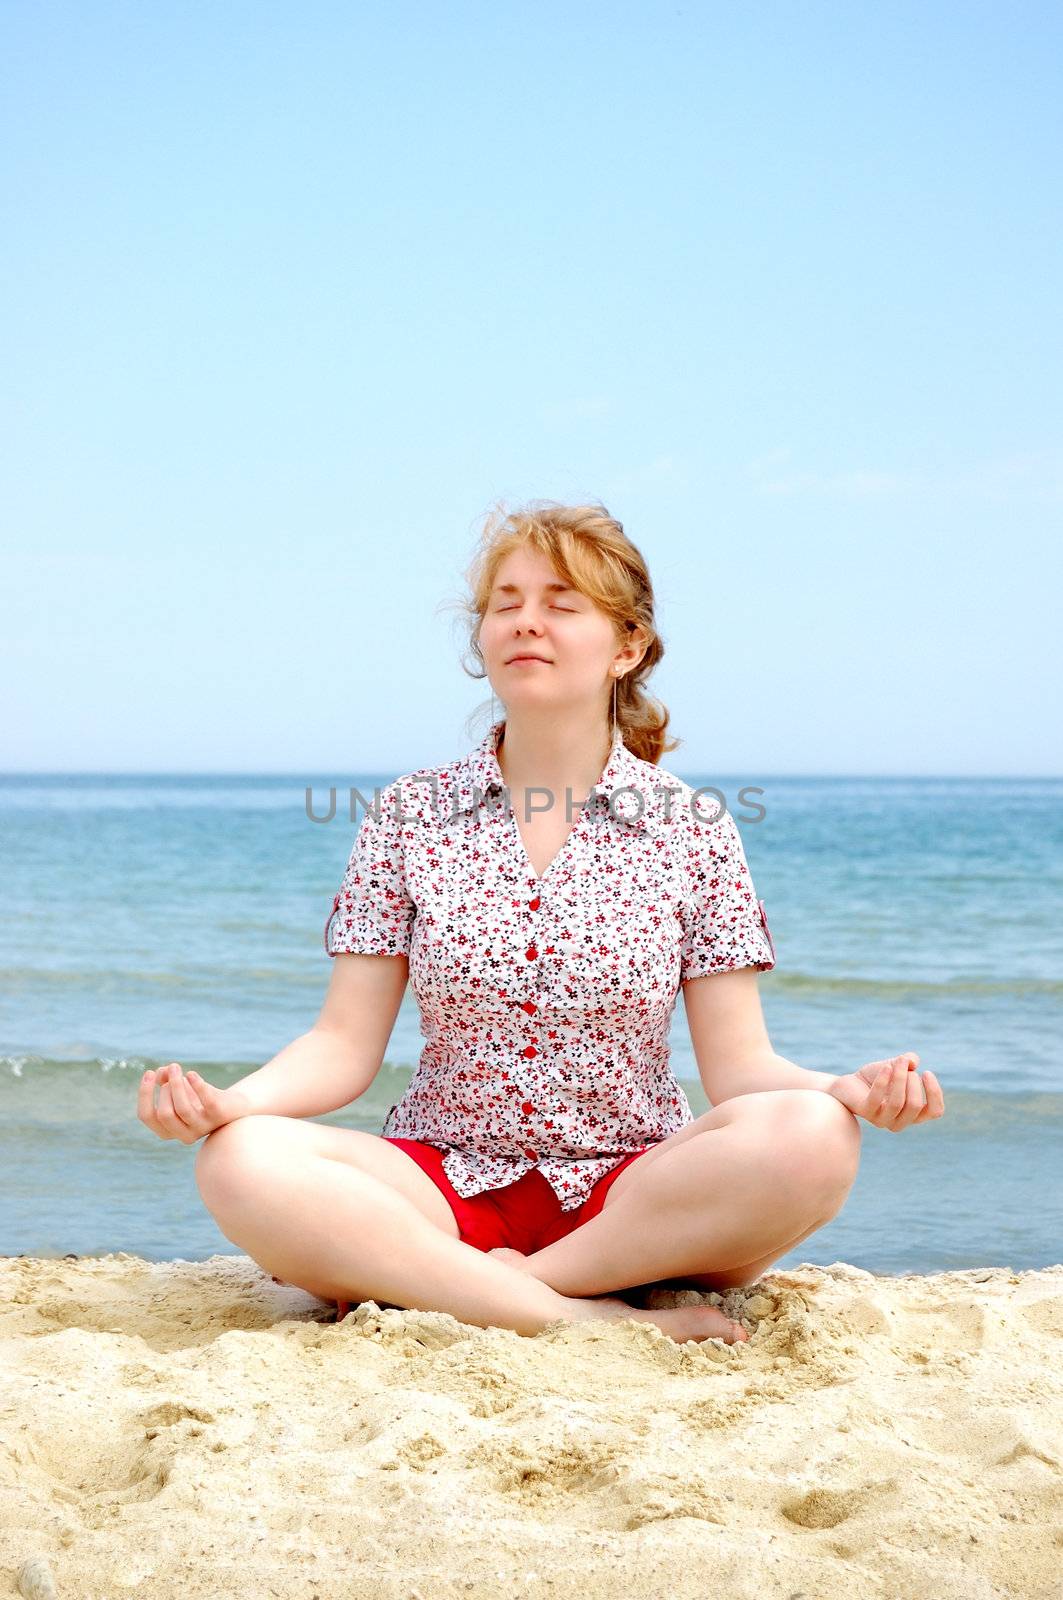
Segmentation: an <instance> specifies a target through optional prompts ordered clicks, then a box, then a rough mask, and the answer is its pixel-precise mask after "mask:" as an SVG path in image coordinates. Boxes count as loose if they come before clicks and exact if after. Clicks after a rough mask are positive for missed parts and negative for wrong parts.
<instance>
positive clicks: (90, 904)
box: [0, 759, 1063, 1275]
mask: <svg viewBox="0 0 1063 1600" xmlns="http://www.w3.org/2000/svg"><path fill="white" fill-rule="evenodd" d="M417 764H418V763H417V761H416V759H414V760H412V761H411V763H410V765H409V767H408V768H407V769H405V770H410V771H412V770H414V768H415V767H416V766H417ZM669 770H670V771H674V772H676V774H677V775H678V776H681V777H683V778H684V779H685V780H686V781H688V782H690V783H691V784H693V785H694V786H695V787H702V786H705V787H711V788H712V789H713V790H714V792H715V793H716V794H718V795H721V796H722V797H723V798H724V799H725V801H726V804H727V805H728V807H729V808H730V810H731V812H732V815H733V816H734V817H735V820H736V821H737V823H738V825H739V829H740V832H741V835H742V839H743V843H744V845H745V850H746V856H747V859H748V862H749V866H750V870H751V873H752V875H753V880H754V883H755V885H756V892H757V894H758V896H759V897H760V898H761V899H762V900H763V901H764V904H765V910H766V912H767V915H768V919H769V924H770V927H771V931H772V936H773V938H774V941H775V949H776V956H777V965H776V967H775V968H774V969H773V970H772V971H771V972H766V973H762V974H761V975H760V979H759V984H760V994H761V999H762V1004H763V1008H764V1015H765V1018H766V1021H767V1025H768V1031H769V1033H770V1036H771V1039H772V1043H773V1045H774V1048H775V1050H776V1051H777V1052H778V1053H779V1054H780V1055H782V1056H785V1057H787V1058H788V1059H789V1060H791V1061H794V1062H796V1063H797V1064H798V1065H799V1066H802V1067H807V1068H812V1069H815V1070H818V1071H827V1072H852V1071H855V1070H856V1068H858V1067H859V1066H861V1065H863V1064H864V1063H865V1062H869V1061H875V1060H880V1059H883V1058H885V1057H888V1056H892V1055H896V1054H899V1053H900V1052H901V1051H906V1050H914V1051H917V1052H918V1053H919V1056H920V1058H921V1062H920V1065H921V1068H923V1069H925V1068H929V1069H931V1070H932V1071H933V1072H934V1073H935V1075H936V1076H937V1078H938V1080H939V1081H940V1083H941V1086H942V1089H943V1091H944V1097H945V1110H944V1115H943V1116H941V1117H940V1118H937V1119H935V1120H933V1121H930V1122H927V1123H924V1124H918V1125H916V1126H914V1127H910V1128H908V1129H906V1130H904V1131H902V1132H900V1133H891V1132H888V1131H886V1130H884V1129H879V1128H874V1127H871V1126H870V1125H869V1124H867V1123H866V1122H861V1123H860V1127H861V1131H862V1157H861V1164H860V1171H859V1173H858V1176H857V1179H856V1182H855V1183H854V1186H853V1188H852V1190H851V1191H850V1194H849V1196H848V1199H847V1201H846V1203H845V1205H844V1207H843V1208H842V1210H841V1211H840V1212H839V1214H838V1215H837V1216H836V1217H835V1218H833V1219H832V1220H831V1221H830V1222H829V1223H827V1224H826V1225H825V1226H824V1227H823V1228H821V1229H820V1230H819V1231H818V1232H817V1233H815V1234H813V1235H811V1236H810V1237H809V1238H808V1239H806V1240H804V1241H803V1242H802V1243H801V1244H799V1245H797V1246H796V1247H795V1248H794V1249H793V1250H791V1251H790V1253H789V1254H788V1255H786V1256H783V1257H782V1258H780V1260H779V1261H778V1262H777V1263H776V1267H777V1268H778V1269H780V1270H783V1269H785V1268H786V1267H787V1266H793V1265H796V1264H797V1263H799V1262H818V1263H821V1264H824V1265H826V1264H829V1263H832V1262H836V1261H844V1262H848V1263H850V1264H852V1265H854V1266H857V1267H860V1268H863V1269H864V1270H866V1271H869V1272H874V1273H883V1274H889V1275H903V1274H907V1273H934V1272H944V1271H949V1270H953V1269H957V1268H980V1267H992V1266H1004V1267H1010V1268H1011V1269H1012V1270H1013V1271H1024V1270H1027V1269H1031V1268H1038V1267H1044V1266H1048V1265H1052V1264H1056V1263H1059V1262H1060V1261H1061V1259H1063V1179H1061V1172H1063V1159H1061V1157H1063V1139H1061V1135H1063V1067H1061V1058H1063V779H1051V778H927V777H917V778H903V777H890V778H882V777H853V778H845V777H828V778H823V777H793V776H788V777H771V776H768V775H762V776H757V777H755V778H752V779H751V778H750V777H749V776H748V775H746V776H744V777H742V778H740V779H739V778H729V777H727V776H721V775H720V774H718V773H717V774H713V775H711V776H708V775H705V774H698V773H690V772H683V771H680V769H679V768H677V767H671V766H669ZM397 775H398V774H396V773H375V774H357V775H351V776H347V777H343V778H339V777H337V776H335V775H318V776H316V777H315V776H307V775H306V774H293V775H291V776H278V775H272V774H271V775H268V776H262V777H256V776H253V775H242V776H226V775H220V776H219V775H203V776H197V775H194V774H187V775H180V776H166V775H146V776H137V775H136V774H117V775H91V774H89V775H76V774H75V775H72V774H45V775H36V774H13V775H7V776H3V775H0V885H2V890H0V892H2V915H0V1254H3V1255H7V1256H17V1255H27V1256H38V1257H51V1258H58V1257H62V1256H65V1255H78V1256H101V1255H105V1254H108V1253H111V1252H128V1253H132V1254H135V1255H139V1256H141V1257H143V1258H145V1259H147V1260H150V1261H161V1260H174V1259H181V1260H187V1261H201V1260H205V1259H207V1258H208V1257H210V1256H212V1255H215V1254H223V1255H235V1254H239V1251H238V1249H237V1247H236V1246H235V1245H234V1244H232V1243H231V1242H230V1241H229V1240H228V1239H227V1238H226V1237H225V1236H224V1234H222V1233H221V1232H220V1230H219V1229H218V1227H217V1224H216V1223H215V1221H214V1219H213V1218H212V1217H211V1215H210V1214H209V1212H208V1211H207V1210H206V1208H205V1207H204V1205H203V1203H202V1200H201V1197H200V1195H199V1193H198V1190H197V1188H196V1185H195V1181H194V1172H193V1164H194V1160H195V1154H196V1150H197V1148H198V1146H196V1145H192V1146H186V1145H183V1144H180V1143H178V1142H173V1141H163V1140H160V1139H159V1138H157V1137H156V1136H155V1135H154V1134H153V1133H152V1132H151V1131H150V1130H149V1129H148V1128H147V1127H145V1126H144V1124H143V1123H141V1122H140V1121H139V1119H138V1118H137V1115H136V1101H137V1089H138V1084H139V1079H140V1075H141V1073H142V1072H143V1071H144V1069H145V1068H146V1067H148V1066H158V1065H161V1064H162V1063H163V1062H166V1061H171V1060H175V1061H179V1062H180V1063H181V1064H182V1066H183V1067H184V1068H186V1069H187V1068H190V1067H191V1068H194V1069H195V1070H196V1071H198V1072H200V1073H201V1074H202V1075H203V1076H204V1077H205V1078H207V1079H208V1080H209V1081H210V1082H211V1083H213V1084H215V1085H217V1086H219V1087H224V1086H228V1085H229V1084H231V1083H233V1082H235V1081H236V1080H237V1079H238V1078H240V1077H242V1076H244V1075H245V1074H246V1073H248V1072H250V1071H253V1070H254V1068H255V1067H257V1066H260V1065H262V1063H263V1062H265V1061H267V1060H269V1059H270V1057H272V1056H273V1055H275V1054H276V1053H277V1052H278V1051H279V1050H280V1049H282V1048H283V1047H284V1045H286V1044H287V1043H289V1042H290V1041H291V1040H292V1039H293V1038H295V1037H296V1036H297V1035H299V1034H301V1033H303V1032H305V1031H306V1029H307V1028H309V1027H310V1026H311V1025H312V1023H313V1021H314V1019H315V1017H316V1016H317V1014H318V1011H319V1009H320V1006H321V1002H322V1000H323V998H324V994H325V990H326V987H327V985H328V981H329V977H330V973H331V968H332V963H331V961H330V959H329V957H328V956H327V955H326V953H325V949H324V942H323V932H324V926H325V922H326V919H327V917H328V914H329V912H330V910H331V907H332V899H333V896H334V894H335V893H336V891H337V890H338V888H339V886H340V882H341V880H342V877H343V872H344V868H345V866H346V863H347V858H348V855H349V853H350V849H351V845H352V843H353V840H354V835H355V833H356V831H357V828H358V825H359V823H360V821H361V818H362V816H363V815H364V804H363V799H362V797H364V799H365V800H366V801H369V802H371V801H372V798H373V795H374V791H375V790H377V789H379V788H382V787H383V786H384V785H385V784H387V783H388V782H390V781H391V780H392V779H393V778H394V777H396V776H397ZM332 791H335V805H334V808H333V805H332ZM740 794H741V795H742V796H743V798H739V796H740ZM352 802H353V808H354V809H353V815H352ZM703 803H704V804H705V805H706V806H707V812H706V814H707V815H711V814H712V813H713V810H714V806H715V802H714V801H713V800H712V798H711V797H710V798H709V799H708V800H707V801H705V802H703ZM422 1044H423V1039H422V1036H421V1032H420V1019H419V1013H418V1010H417V1005H416V1001H415V999H414V997H413V993H412V990H410V989H407V992H406V996H405V998H404V1000H403V1002H402V1007H401V1010H400V1014H399V1017H398V1020H397V1022H396V1025H395V1028H394V1031H393V1033H392V1037H391V1040H390V1042H389V1045H388V1049H387V1052H386V1057H385V1061H384V1064H383V1067H382V1069H381V1071H380V1073H379V1074H378V1076H377V1078H376V1080H375V1081H374V1083H373V1084H372V1086H371V1088H370V1089H369V1091H368V1092H367V1093H366V1094H365V1095H364V1096H362V1097H361V1098H360V1099H359V1100H357V1101H356V1102H354V1103H352V1104H351V1105H350V1106H348V1107H346V1108H345V1109H344V1110H342V1111H339V1112H333V1113H330V1114H328V1115H325V1116H322V1117H320V1118H318V1119H316V1120H320V1121H322V1122H329V1123H335V1124H336V1125H338V1126H342V1127H350V1128H361V1129H365V1130H367V1131H370V1132H373V1133H379V1132H380V1129H381V1126H382V1123H383V1119H384V1117H385V1115H386V1113H387V1110H388V1108H389V1106H391V1105H392V1104H393V1103H395V1102H396V1101H397V1100H398V1099H399V1098H400V1096H401V1094H402V1092H403V1090H404V1088H405V1086H406V1084H407V1083H408V1081H409V1078H410V1074H411V1072H412V1071H413V1070H414V1068H415V1067H416V1064H417V1060H418V1057H419V1054H420V1050H421V1047H422ZM671 1048H672V1064H673V1068H674V1071H675V1073H676V1075H677V1076H678V1077H679V1079H680V1080H681V1081H682V1083H683V1086H684V1088H685V1090H686V1093H687V1096H688V1099H689V1101H690V1104H691V1108H692V1110H693V1111H694V1114H695V1115H698V1114H700V1113H701V1112H703V1111H705V1110H707V1109H708V1105H709V1103H708V1101H707V1100H706V1098H705V1095H704V1092H703V1090H702V1087H701V1084H700V1082H699V1079H698V1074H697V1068H696V1064H695V1061H694V1057H693V1052H692V1049H691V1044H690V1037H689V1032H688V1030H687V1026H686V1019H685V1014H684V1010H683V1003H682V999H680V1000H679V1002H678V1004H677V1006H676V1010H675V1013H674V1015H673V1019H672V1033H671Z"/></svg>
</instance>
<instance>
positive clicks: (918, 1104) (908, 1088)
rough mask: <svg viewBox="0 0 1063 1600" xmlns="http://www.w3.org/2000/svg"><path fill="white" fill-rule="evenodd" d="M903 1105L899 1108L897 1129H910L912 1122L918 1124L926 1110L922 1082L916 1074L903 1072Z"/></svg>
mask: <svg viewBox="0 0 1063 1600" xmlns="http://www.w3.org/2000/svg"><path fill="white" fill-rule="evenodd" d="M904 1076H905V1079H906V1083H905V1095H904V1105H903V1106H902V1107H901V1110H900V1115H899V1116H898V1118H897V1123H896V1126H897V1127H898V1128H910V1127H911V1125H912V1123H913V1122H918V1121H919V1118H920V1117H921V1116H922V1115H923V1111H924V1110H925V1108H926V1094H925V1093H924V1090H923V1080H922V1079H921V1078H920V1076H919V1074H918V1072H914V1071H913V1072H907V1071H906V1072H905V1074H904Z"/></svg>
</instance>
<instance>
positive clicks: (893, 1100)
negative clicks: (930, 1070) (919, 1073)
mask: <svg viewBox="0 0 1063 1600" xmlns="http://www.w3.org/2000/svg"><path fill="white" fill-rule="evenodd" d="M907 1092H908V1066H907V1062H906V1058H905V1057H904V1056H898V1057H897V1059H896V1061H894V1063H893V1067H892V1070H891V1073H890V1086H889V1092H888V1093H887V1095H886V1104H885V1106H884V1108H883V1109H884V1111H885V1112H886V1115H887V1116H888V1118H889V1120H890V1122H896V1120H897V1118H898V1117H899V1116H900V1114H901V1112H902V1111H903V1109H904V1097H905V1095H906V1094H907Z"/></svg>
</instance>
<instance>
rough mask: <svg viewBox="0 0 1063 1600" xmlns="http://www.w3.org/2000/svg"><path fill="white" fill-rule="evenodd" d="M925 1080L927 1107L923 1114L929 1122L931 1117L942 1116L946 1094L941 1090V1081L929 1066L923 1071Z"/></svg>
mask: <svg viewBox="0 0 1063 1600" xmlns="http://www.w3.org/2000/svg"><path fill="white" fill-rule="evenodd" d="M923 1080H924V1082H925V1084H926V1109H925V1111H924V1113H923V1115H924V1118H925V1119H926V1120H927V1121H928V1122H929V1121H930V1120H931V1118H933V1117H940V1116H941V1114H942V1112H943V1111H944V1109H945V1096H944V1095H943V1094H942V1092H941V1085H940V1083H938V1081H937V1079H936V1078H935V1076H934V1074H933V1073H932V1072H931V1071H930V1070H929V1068H928V1069H927V1071H926V1072H924V1073H923Z"/></svg>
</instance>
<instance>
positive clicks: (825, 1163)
mask: <svg viewBox="0 0 1063 1600" xmlns="http://www.w3.org/2000/svg"><path fill="white" fill-rule="evenodd" d="M766 1098H767V1099H768V1100H769V1101H771V1102H774V1103H773V1104H771V1105H769V1106H768V1107H767V1110H768V1112H769V1114H770V1116H771V1118H772V1140H771V1143H772V1147H773V1149H774V1150H775V1152H776V1153H777V1155H778V1157H779V1158H780V1159H781V1160H782V1161H784V1162H785V1163H786V1165H787V1167H788V1168H789V1169H790V1170H791V1171H792V1172H793V1173H794V1175H795V1176H796V1177H797V1178H799V1180H800V1182H801V1185H802V1187H803V1188H804V1189H807V1190H808V1191H810V1192H812V1191H814V1192H815V1196H816V1198H817V1200H818V1201H819V1202H820V1203H821V1204H822V1205H823V1206H824V1207H825V1208H827V1210H828V1211H829V1215H830V1216H834V1214H835V1213H836V1212H837V1211H839V1210H840V1209H841V1207H842V1205H843V1203H844V1201H845V1197H846V1195H847V1194H848V1193H849V1190H850V1189H851V1188H852V1186H853V1182H854V1180H855V1178H856V1173H857V1169H858V1167H859V1165H860V1124H859V1122H858V1121H857V1119H856V1117H854V1116H853V1114H852V1112H851V1111H849V1110H848V1108H847V1107H845V1106H843V1105H842V1103H841V1101H840V1100H835V1099H834V1097H833V1095H829V1094H826V1093H824V1091H823V1090H822V1089H778V1090H775V1091H774V1092H773V1093H772V1094H771V1095H769V1096H767V1097H766Z"/></svg>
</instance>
